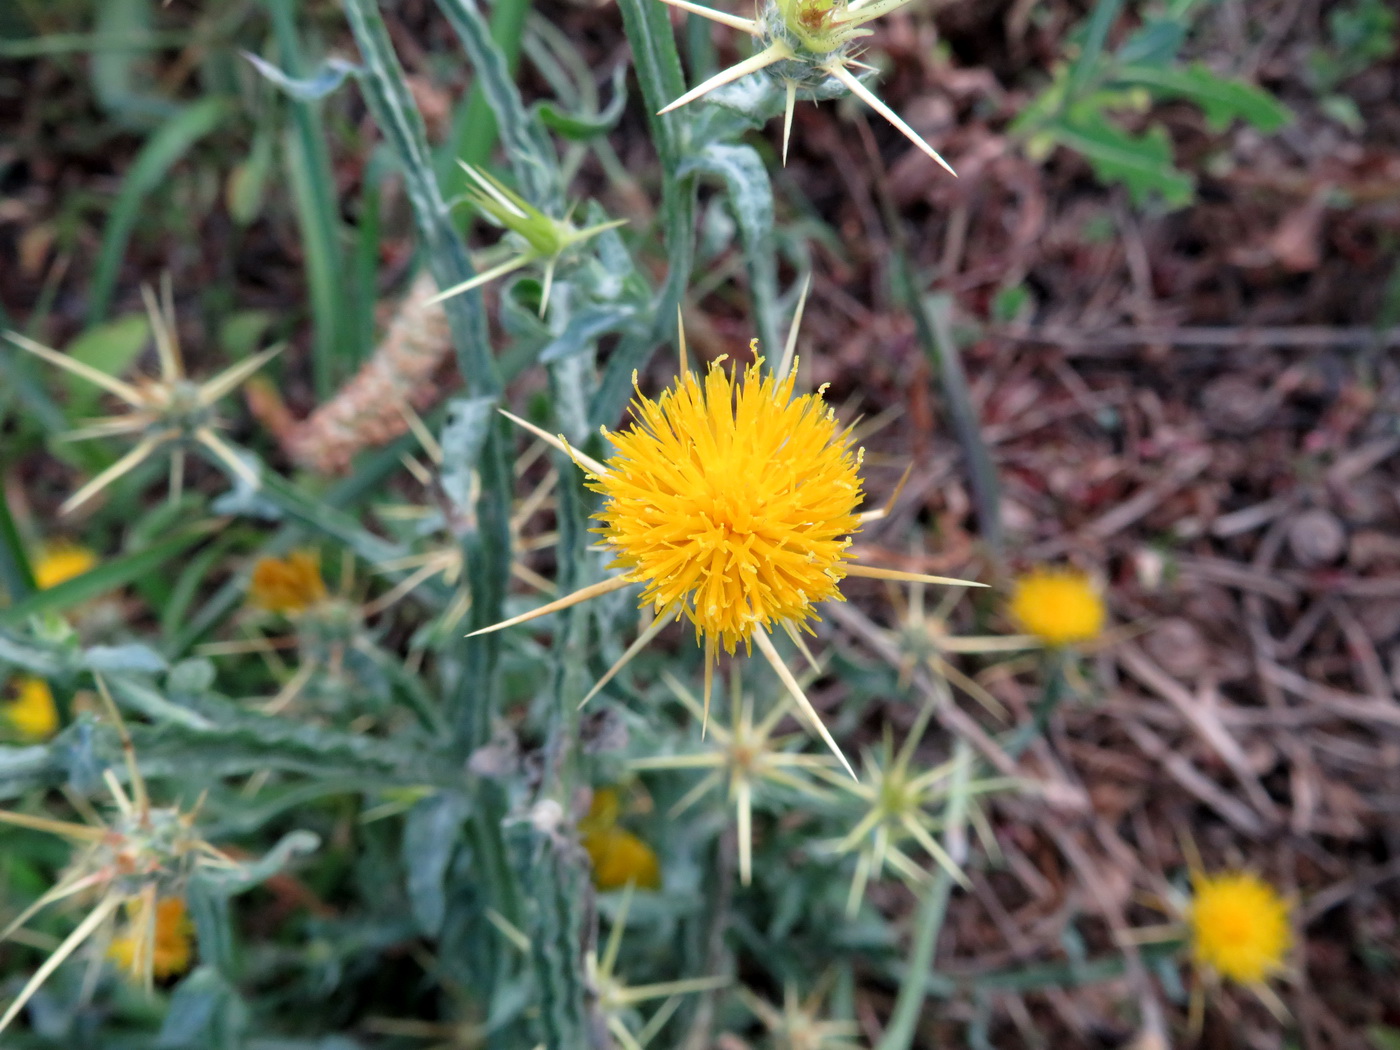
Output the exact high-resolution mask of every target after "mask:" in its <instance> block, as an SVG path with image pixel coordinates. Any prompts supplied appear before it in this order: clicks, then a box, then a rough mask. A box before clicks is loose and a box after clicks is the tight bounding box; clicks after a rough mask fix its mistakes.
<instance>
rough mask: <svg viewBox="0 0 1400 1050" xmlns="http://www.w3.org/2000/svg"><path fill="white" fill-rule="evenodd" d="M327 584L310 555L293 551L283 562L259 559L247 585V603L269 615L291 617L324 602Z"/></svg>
mask: <svg viewBox="0 0 1400 1050" xmlns="http://www.w3.org/2000/svg"><path fill="white" fill-rule="evenodd" d="M325 597H326V583H325V581H324V580H323V579H321V566H320V563H319V562H318V561H317V559H316V555H315V554H313V553H312V552H311V551H292V553H291V554H289V555H287V556H286V557H285V558H259V559H258V561H257V564H256V565H254V566H253V577H252V580H251V581H250V582H249V585H248V600H249V601H251V602H252V603H253V604H254V605H256V606H257V607H258V608H260V609H266V610H267V611H268V612H275V613H282V614H284V615H291V614H293V613H299V612H304V611H305V610H306V609H307V608H309V607H310V606H312V605H316V604H317V603H318V602H321V601H324V600H325Z"/></svg>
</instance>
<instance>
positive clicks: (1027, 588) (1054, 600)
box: [1011, 569, 1104, 646]
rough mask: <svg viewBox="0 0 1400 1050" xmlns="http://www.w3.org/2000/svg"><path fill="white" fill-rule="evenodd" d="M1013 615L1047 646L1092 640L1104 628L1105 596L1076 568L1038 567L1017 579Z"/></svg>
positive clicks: (1012, 602) (1012, 603) (1013, 599)
mask: <svg viewBox="0 0 1400 1050" xmlns="http://www.w3.org/2000/svg"><path fill="white" fill-rule="evenodd" d="M1011 615H1012V617H1013V618H1014V619H1015V620H1016V621H1017V623H1019V624H1020V625H1021V627H1022V628H1023V629H1024V630H1025V631H1026V632H1027V633H1028V634H1033V635H1035V636H1036V637H1037V638H1039V639H1040V640H1041V641H1042V642H1044V643H1045V644H1046V645H1051V646H1061V645H1075V644H1078V643H1080V642H1089V641H1093V639H1095V638H1097V637H1098V636H1099V633H1100V632H1101V631H1102V630H1103V623H1104V604H1103V599H1102V598H1101V597H1099V593H1098V591H1097V590H1095V588H1094V585H1093V584H1092V583H1090V582H1089V577H1088V576H1086V575H1084V573H1082V572H1079V571H1077V570H1074V569H1036V570H1034V571H1033V572H1030V573H1028V574H1026V575H1025V576H1022V577H1021V578H1020V579H1018V580H1017V581H1016V589H1015V591H1014V592H1013V594H1012V596H1011Z"/></svg>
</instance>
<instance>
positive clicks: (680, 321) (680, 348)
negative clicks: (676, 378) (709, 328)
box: [676, 303, 690, 375]
mask: <svg viewBox="0 0 1400 1050" xmlns="http://www.w3.org/2000/svg"><path fill="white" fill-rule="evenodd" d="M676 353H677V354H678V355H679V356H680V373H679V374H680V375H685V374H686V373H687V372H689V371H690V355H689V354H688V353H687V352H686V348H685V318H684V317H682V316H681V304H680V303H677V304H676Z"/></svg>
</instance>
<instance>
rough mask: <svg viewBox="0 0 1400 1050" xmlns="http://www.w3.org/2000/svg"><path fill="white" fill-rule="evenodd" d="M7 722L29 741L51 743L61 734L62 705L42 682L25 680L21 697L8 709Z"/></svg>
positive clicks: (21, 684)
mask: <svg viewBox="0 0 1400 1050" xmlns="http://www.w3.org/2000/svg"><path fill="white" fill-rule="evenodd" d="M4 718H5V721H6V722H8V723H9V724H10V726H11V728H13V729H14V731H15V732H16V733H18V734H19V735H20V736H22V737H23V738H24V739H25V740H47V739H48V738H49V737H51V736H53V735H54V734H55V733H57V732H58V725H59V722H58V705H57V704H55V703H54V701H53V692H52V691H51V690H50V689H49V686H48V683H47V682H45V681H44V680H43V679H41V678H21V679H20V680H19V695H18V696H16V697H15V698H14V699H13V700H11V701H10V702H9V703H7V704H6V705H5V707H4Z"/></svg>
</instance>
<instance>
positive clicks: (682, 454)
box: [590, 360, 861, 653]
mask: <svg viewBox="0 0 1400 1050" xmlns="http://www.w3.org/2000/svg"><path fill="white" fill-rule="evenodd" d="M760 365H761V360H759V361H755V362H754V363H753V364H751V365H749V366H748V367H747V368H745V369H744V370H743V372H742V374H741V373H739V370H738V368H737V367H736V368H734V369H733V370H732V371H730V370H726V369H725V368H724V367H723V366H722V364H721V363H720V362H716V363H715V364H713V365H711V367H710V369H709V371H708V372H707V373H706V374H705V376H704V379H703V381H702V380H700V379H698V378H697V377H696V376H694V375H692V374H690V373H688V372H687V373H686V374H685V375H682V376H681V377H679V378H678V379H677V381H676V385H675V386H674V387H672V388H671V389H670V390H667V391H666V392H665V393H663V394H662V395H661V396H660V397H659V398H657V399H656V400H655V401H653V400H651V399H650V398H647V397H645V396H643V395H641V394H640V393H639V394H638V395H637V400H636V401H635V402H634V403H633V415H634V416H635V419H636V421H635V423H634V424H633V425H632V426H631V427H629V428H628V429H626V430H623V431H619V432H616V433H612V434H609V435H608V437H609V439H610V440H611V441H612V443H613V446H614V447H615V449H616V451H615V452H614V454H613V455H612V456H611V457H610V458H609V459H608V461H607V468H608V469H607V473H605V474H603V475H601V476H598V477H595V478H594V479H593V480H592V481H591V482H590V487H591V488H592V489H593V490H594V491H596V492H600V493H602V494H603V495H604V496H606V497H607V503H606V504H605V505H604V507H603V509H602V510H601V511H599V512H598V514H597V515H596V517H597V519H598V520H599V521H600V522H602V527H601V528H597V529H594V530H593V531H595V532H598V533H601V534H602V536H603V538H604V541H605V542H606V543H607V545H608V546H609V547H611V548H612V550H613V552H614V553H615V554H616V559H615V560H614V562H613V564H612V566H611V567H612V568H619V569H623V570H625V573H626V577H627V579H628V580H629V581H630V582H633V583H640V584H643V585H644V590H643V591H642V602H643V603H645V604H652V605H654V606H655V607H656V609H657V610H658V612H660V613H661V614H663V615H667V614H674V615H675V616H681V615H684V616H686V617H687V618H688V619H689V620H690V621H691V622H692V623H693V624H694V625H695V631H696V636H697V638H698V637H701V636H705V637H709V638H714V639H718V640H719V642H720V643H721V644H722V645H723V646H724V648H725V651H726V652H729V653H733V652H734V650H735V647H736V646H737V645H739V644H740V643H741V642H742V643H744V644H745V645H748V644H749V642H750V638H751V636H752V635H753V633H754V631H755V630H760V629H761V630H764V631H771V630H772V629H773V628H774V627H775V626H779V625H783V624H791V625H804V624H805V623H806V621H807V620H810V619H812V618H814V617H815V616H816V613H815V612H814V611H813V609H812V606H813V605H814V604H816V603H817V602H821V601H826V600H827V599H837V600H840V598H841V593H840V590H839V589H838V587H837V585H838V584H839V583H840V582H841V580H842V579H843V578H844V577H845V575H846V572H845V569H844V568H843V565H842V563H843V562H844V561H845V560H846V559H848V558H849V557H850V554H849V553H848V549H849V547H850V544H851V541H850V539H849V536H850V535H851V533H853V532H855V531H856V530H857V529H859V528H860V518H859V516H858V515H857V514H856V507H857V506H858V505H859V504H860V501H861V483H860V476H859V474H858V473H857V468H858V467H859V465H860V461H861V453H860V452H859V451H858V450H852V449H851V447H850V436H849V431H847V430H844V429H842V427H841V426H840V424H839V423H837V421H836V414H835V412H833V411H832V410H831V409H830V408H829V407H827V405H826V402H825V401H824V400H823V399H822V395H821V392H820V391H818V392H816V393H811V394H804V395H802V396H800V397H794V396H793V384H794V382H795V376H794V375H793V374H792V373H789V374H788V375H787V377H786V378H783V379H778V378H777V377H776V376H774V375H771V374H769V375H767V376H764V375H762V374H761V372H760Z"/></svg>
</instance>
